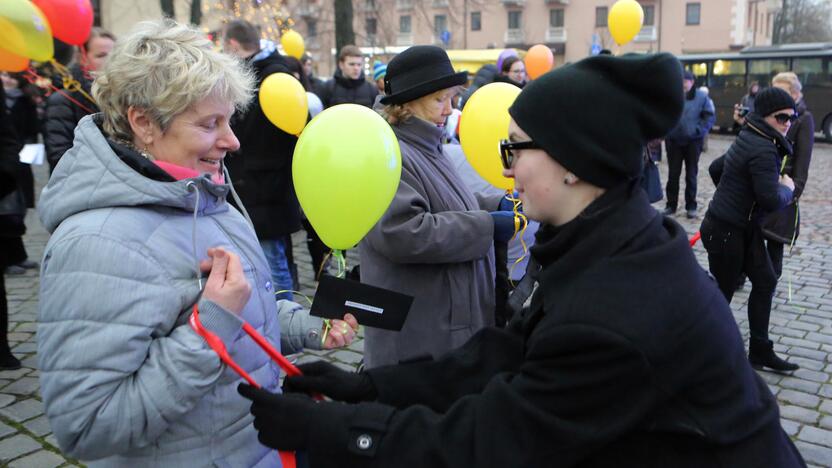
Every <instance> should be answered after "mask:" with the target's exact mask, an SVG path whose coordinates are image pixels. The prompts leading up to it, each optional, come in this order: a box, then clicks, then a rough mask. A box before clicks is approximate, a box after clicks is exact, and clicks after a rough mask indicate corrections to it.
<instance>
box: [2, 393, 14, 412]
mask: <svg viewBox="0 0 832 468" xmlns="http://www.w3.org/2000/svg"><path fill="white" fill-rule="evenodd" d="M16 400H17V397H15V396H14V395H7V394H5V393H0V408H5V407H6V406H9V405H10V404H12V403H14V402H15V401H16Z"/></svg>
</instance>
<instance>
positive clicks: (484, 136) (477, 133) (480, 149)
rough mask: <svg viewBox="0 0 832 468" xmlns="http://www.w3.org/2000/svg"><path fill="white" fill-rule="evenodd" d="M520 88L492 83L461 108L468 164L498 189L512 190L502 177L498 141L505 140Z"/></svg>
mask: <svg viewBox="0 0 832 468" xmlns="http://www.w3.org/2000/svg"><path fill="white" fill-rule="evenodd" d="M518 94H520V88H518V87H517V86H514V85H510V84H508V83H491V84H488V85H485V86H483V87H482V88H480V89H478V90H477V91H476V92H475V93H474V94H473V95H471V98H470V99H468V102H467V103H465V107H464V108H463V109H462V117H460V121H459V138H460V143H461V144H462V151H463V152H464V153H465V157H466V158H468V162H470V163H471V166H472V167H473V168H474V170H476V171H477V173H478V174H479V175H480V176H482V178H483V179H485V180H487V181H488V183H490V184H491V185H493V186H495V187H499V188H501V189H511V188H514V181H513V180H512V179H507V178H505V177H503V165H502V163H501V162H500V140H505V139H506V138H508V122H509V120H510V116H509V115H508V108H509V107H511V104H512V103H513V102H514V100H515V99H516V98H517V95H518Z"/></svg>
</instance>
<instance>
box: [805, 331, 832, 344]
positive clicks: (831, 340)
mask: <svg viewBox="0 0 832 468" xmlns="http://www.w3.org/2000/svg"><path fill="white" fill-rule="evenodd" d="M805 339H807V340H810V341H816V342H818V343H823V344H828V345H832V335H825V334H823V333H815V332H809V333H807V334H806V336H805Z"/></svg>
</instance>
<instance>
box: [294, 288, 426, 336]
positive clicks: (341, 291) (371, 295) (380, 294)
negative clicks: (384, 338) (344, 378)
mask: <svg viewBox="0 0 832 468" xmlns="http://www.w3.org/2000/svg"><path fill="white" fill-rule="evenodd" d="M411 304H413V297H412V296H408V295H407V294H401V293H397V292H394V291H390V290H388V289H384V288H379V287H376V286H370V285H368V284H363V283H359V282H357V281H352V280H348V279H342V278H336V277H335V276H329V275H324V276H322V277H321V282H320V283H318V290H317V291H316V292H315V300H314V301H313V302H312V309H311V310H310V313H311V314H312V315H316V316H318V317H323V318H332V319H343V318H344V314H345V313H347V312H349V313H351V314H353V315H354V316H355V318H356V319H357V320H358V323H359V324H361V325H364V326H367V327H374V328H383V329H385V330H395V331H399V330H401V329H402V325H404V320H405V319H406V318H407V313H408V312H409V311H410V306H411Z"/></svg>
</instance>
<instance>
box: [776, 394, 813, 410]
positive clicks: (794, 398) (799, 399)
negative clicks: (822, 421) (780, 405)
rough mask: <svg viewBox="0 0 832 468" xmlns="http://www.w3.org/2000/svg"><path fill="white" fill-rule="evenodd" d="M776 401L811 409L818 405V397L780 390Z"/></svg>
mask: <svg viewBox="0 0 832 468" xmlns="http://www.w3.org/2000/svg"><path fill="white" fill-rule="evenodd" d="M777 399H778V400H779V401H783V402H786V403H791V404H793V405H797V406H802V407H804V408H811V409H814V408H817V407H818V405H819V404H820V398H819V397H817V396H815V395H812V394H809V393H803V392H798V391H795V390H782V391H780V393H778V394H777Z"/></svg>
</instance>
